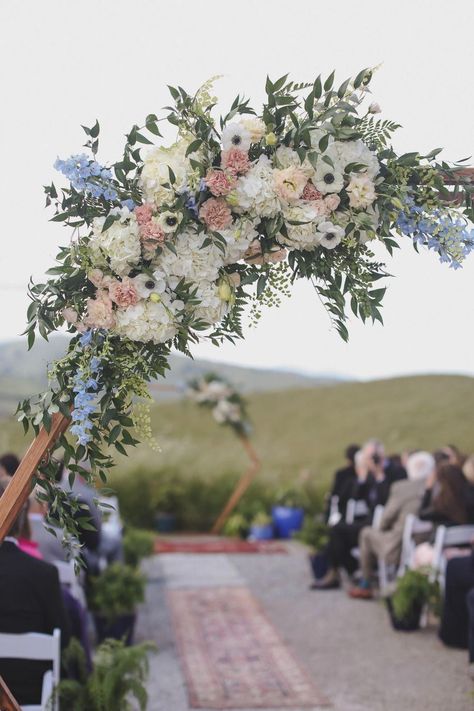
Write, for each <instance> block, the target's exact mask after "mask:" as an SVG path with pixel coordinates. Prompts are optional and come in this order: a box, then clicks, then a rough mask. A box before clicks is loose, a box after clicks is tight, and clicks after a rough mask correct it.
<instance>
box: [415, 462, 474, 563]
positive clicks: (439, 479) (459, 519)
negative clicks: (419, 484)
mask: <svg viewBox="0 0 474 711" xmlns="http://www.w3.org/2000/svg"><path fill="white" fill-rule="evenodd" d="M467 486H468V484H467V481H466V478H465V476H464V474H463V472H462V469H461V468H460V467H458V466H457V465H455V464H447V463H442V464H440V465H439V466H438V467H437V468H436V472H435V474H434V476H433V475H432V476H430V477H429V478H428V481H427V485H426V490H425V494H424V496H423V499H422V502H421V507H420V511H419V514H418V516H419V518H420V519H421V520H422V521H430V522H431V523H432V524H433V525H434V526H441V525H443V526H461V525H463V524H466V523H468V522H469V518H468V507H469V502H468V499H467ZM435 530H436V529H435V528H434V529H433V533H432V534H431V536H430V541H426V542H423V543H420V544H419V545H417V546H416V548H415V551H414V553H413V556H412V562H411V564H412V566H413V567H414V568H424V567H426V566H429V565H431V563H432V560H433V555H434V546H433V541H434V535H435V533H434V532H435Z"/></svg>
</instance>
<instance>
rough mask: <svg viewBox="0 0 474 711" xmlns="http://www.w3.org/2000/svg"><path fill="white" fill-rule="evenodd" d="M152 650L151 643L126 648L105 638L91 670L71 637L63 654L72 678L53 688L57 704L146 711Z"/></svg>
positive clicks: (85, 709) (84, 709)
mask: <svg viewBox="0 0 474 711" xmlns="http://www.w3.org/2000/svg"><path fill="white" fill-rule="evenodd" d="M153 649H154V645H153V644H151V643H150V642H143V643H142V644H139V645H137V646H135V647H126V646H125V645H124V644H123V642H119V641H117V640H113V639H108V640H106V641H105V642H103V643H102V644H101V645H100V646H99V647H98V649H97V650H96V653H95V656H94V667H93V670H92V672H90V671H89V669H88V668H87V664H86V658H85V654H84V650H83V648H82V646H81V644H80V643H79V641H78V640H77V639H73V640H72V641H71V643H70V645H69V647H68V648H67V649H66V651H65V652H63V655H62V658H63V662H64V666H65V669H66V670H68V671H69V672H70V677H71V678H69V679H64V680H63V681H61V682H60V683H59V685H58V687H57V688H56V690H55V695H56V697H57V698H58V700H59V704H60V707H61V708H62V709H73V710H74V711H117V709H120V711H133V710H134V709H137V708H139V709H140V711H145V709H146V708H147V705H148V694H147V690H146V686H145V682H146V679H147V676H148V652H149V651H151V650H153Z"/></svg>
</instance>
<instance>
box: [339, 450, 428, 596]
mask: <svg viewBox="0 0 474 711" xmlns="http://www.w3.org/2000/svg"><path fill="white" fill-rule="evenodd" d="M434 469H435V460H434V458H433V456H432V455H431V454H430V453H429V452H416V453H415V454H412V455H410V457H408V459H407V462H406V471H407V475H408V479H406V480H401V481H396V482H395V483H394V484H393V485H392V487H391V489H390V495H389V498H388V501H387V505H386V506H385V509H384V512H383V516H382V520H381V523H380V528H379V529H375V528H373V527H372V526H367V527H366V528H363V529H362V531H361V532H360V535H359V551H360V567H361V571H362V578H361V580H360V583H359V585H357V586H355V587H353V588H351V590H350V591H349V594H350V596H351V597H354V598H361V599H370V598H372V596H373V592H372V583H371V575H372V570H373V565H374V562H375V561H376V559H377V558H383V559H384V560H385V562H386V563H387V564H395V565H398V563H399V560H400V553H401V550H402V540H403V529H404V526H405V519H406V517H407V516H408V514H415V513H416V512H417V511H418V509H419V507H420V502H421V499H422V496H423V492H424V488H425V482H426V480H427V478H428V477H429V476H430V475H431V473H432V472H433V471H434Z"/></svg>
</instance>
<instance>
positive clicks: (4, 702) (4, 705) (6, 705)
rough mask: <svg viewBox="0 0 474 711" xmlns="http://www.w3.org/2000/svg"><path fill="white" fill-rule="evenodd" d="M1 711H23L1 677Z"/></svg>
mask: <svg viewBox="0 0 474 711" xmlns="http://www.w3.org/2000/svg"><path fill="white" fill-rule="evenodd" d="M0 711H21V708H20V707H19V705H18V704H17V702H16V701H15V699H14V698H13V696H12V694H11V691H10V690H9V688H8V686H7V685H6V684H5V682H4V681H3V679H2V677H1V676H0Z"/></svg>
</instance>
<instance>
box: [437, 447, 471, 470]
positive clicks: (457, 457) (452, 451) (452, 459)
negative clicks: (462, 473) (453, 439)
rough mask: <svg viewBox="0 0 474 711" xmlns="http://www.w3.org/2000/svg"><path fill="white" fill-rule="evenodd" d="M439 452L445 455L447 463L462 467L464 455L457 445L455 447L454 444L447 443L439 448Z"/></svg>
mask: <svg viewBox="0 0 474 711" xmlns="http://www.w3.org/2000/svg"><path fill="white" fill-rule="evenodd" d="M441 452H442V453H443V454H445V456H446V457H447V461H448V464H454V465H456V466H458V467H462V465H463V464H464V462H465V459H466V457H465V455H464V454H463V453H462V452H461V450H460V449H459V448H458V447H456V445H455V444H447V445H446V446H445V447H442V448H441Z"/></svg>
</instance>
